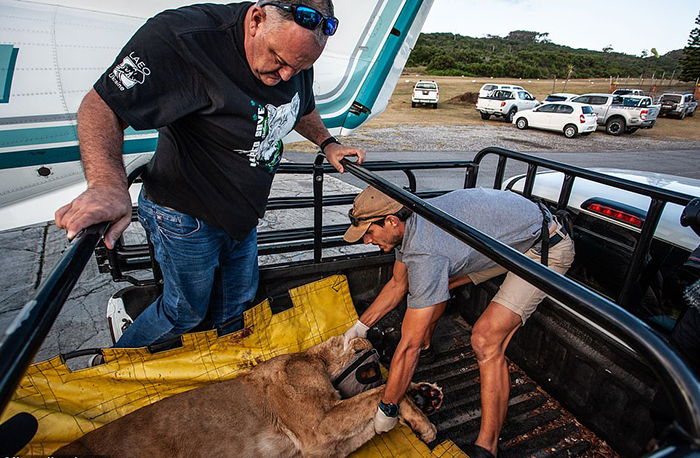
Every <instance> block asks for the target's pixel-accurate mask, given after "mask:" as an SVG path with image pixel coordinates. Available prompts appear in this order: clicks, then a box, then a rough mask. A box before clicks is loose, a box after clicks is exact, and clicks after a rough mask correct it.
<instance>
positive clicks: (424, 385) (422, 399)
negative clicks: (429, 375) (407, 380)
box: [406, 382, 443, 415]
mask: <svg viewBox="0 0 700 458" xmlns="http://www.w3.org/2000/svg"><path fill="white" fill-rule="evenodd" d="M406 395H407V396H408V397H409V398H410V399H411V401H413V403H414V404H415V405H416V407H418V408H419V409H420V410H422V411H423V413H425V414H426V415H432V414H433V413H435V412H436V411H437V410H438V409H439V408H440V406H441V405H442V399H443V394H442V388H440V387H439V386H437V385H436V384H434V383H428V382H421V383H411V385H410V386H409V387H408V390H407V391H406Z"/></svg>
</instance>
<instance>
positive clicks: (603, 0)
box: [41, 0, 700, 55]
mask: <svg viewBox="0 0 700 458" xmlns="http://www.w3.org/2000/svg"><path fill="white" fill-rule="evenodd" d="M201 1H202V2H203V1H216V0H201ZM352 1H353V0H335V3H336V4H338V3H340V2H352ZM41 3H51V4H60V5H65V6H75V7H79V8H86V9H93V10H99V11H109V12H113V13H120V14H128V15H132V16H139V17H149V16H152V15H154V14H156V13H157V12H158V11H161V10H163V9H166V8H173V7H177V6H181V5H186V4H189V3H193V2H192V1H189V2H188V1H183V0H42V1H41ZM698 13H700V1H698V0H661V1H659V0H636V1H634V2H630V1H627V2H620V1H611V0H581V1H576V2H571V1H567V0H434V2H433V7H432V9H431V10H430V14H429V15H428V19H427V20H426V23H425V25H424V27H423V32H452V33H458V34H460V35H468V36H471V37H477V38H479V37H483V36H485V35H487V34H490V35H499V36H505V35H507V34H508V32H510V31H512V30H530V31H535V32H541V33H544V32H547V33H549V38H550V39H551V40H552V41H553V42H554V43H556V44H560V45H566V46H571V47H573V48H586V49H592V50H595V51H600V50H602V49H603V48H604V47H606V46H608V45H610V46H612V48H613V50H614V51H618V52H624V53H626V54H634V55H640V54H641V52H642V50H645V49H646V50H650V49H651V48H656V50H657V51H658V52H659V54H660V55H663V54H666V53H667V52H669V51H673V50H674V49H680V48H684V47H685V46H686V44H687V42H688V37H689V35H690V31H691V30H692V29H693V28H695V27H697V26H696V25H695V18H696V17H697V16H698ZM340 19H341V27H342V18H340Z"/></svg>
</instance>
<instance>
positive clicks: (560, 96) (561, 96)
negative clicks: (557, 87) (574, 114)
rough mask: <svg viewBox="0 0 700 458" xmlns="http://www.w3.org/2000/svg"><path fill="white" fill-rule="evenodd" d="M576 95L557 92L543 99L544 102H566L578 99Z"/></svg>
mask: <svg viewBox="0 0 700 458" xmlns="http://www.w3.org/2000/svg"><path fill="white" fill-rule="evenodd" d="M578 96H579V95H578V94H568V93H566V92H559V93H556V94H550V95H548V96H547V98H546V99H544V101H545V102H568V101H569V100H571V99H573V98H574V97H578ZM543 103H544V102H543Z"/></svg>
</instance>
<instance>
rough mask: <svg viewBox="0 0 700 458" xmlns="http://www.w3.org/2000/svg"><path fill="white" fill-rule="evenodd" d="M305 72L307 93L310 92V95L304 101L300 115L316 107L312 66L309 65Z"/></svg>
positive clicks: (304, 114)
mask: <svg viewBox="0 0 700 458" xmlns="http://www.w3.org/2000/svg"><path fill="white" fill-rule="evenodd" d="M307 72H308V74H307V80H306V84H307V86H308V93H309V94H311V97H309V99H308V100H307V102H306V107H304V110H302V113H303V114H302V116H306V115H307V114H309V113H311V112H312V111H314V110H315V109H316V100H315V99H314V68H313V67H311V68H310V69H309V70H307Z"/></svg>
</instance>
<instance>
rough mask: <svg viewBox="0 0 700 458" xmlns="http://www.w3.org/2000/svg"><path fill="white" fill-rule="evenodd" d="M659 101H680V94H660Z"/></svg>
mask: <svg viewBox="0 0 700 458" xmlns="http://www.w3.org/2000/svg"><path fill="white" fill-rule="evenodd" d="M661 101H662V102H670V103H680V101H681V96H680V95H663V96H661Z"/></svg>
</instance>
